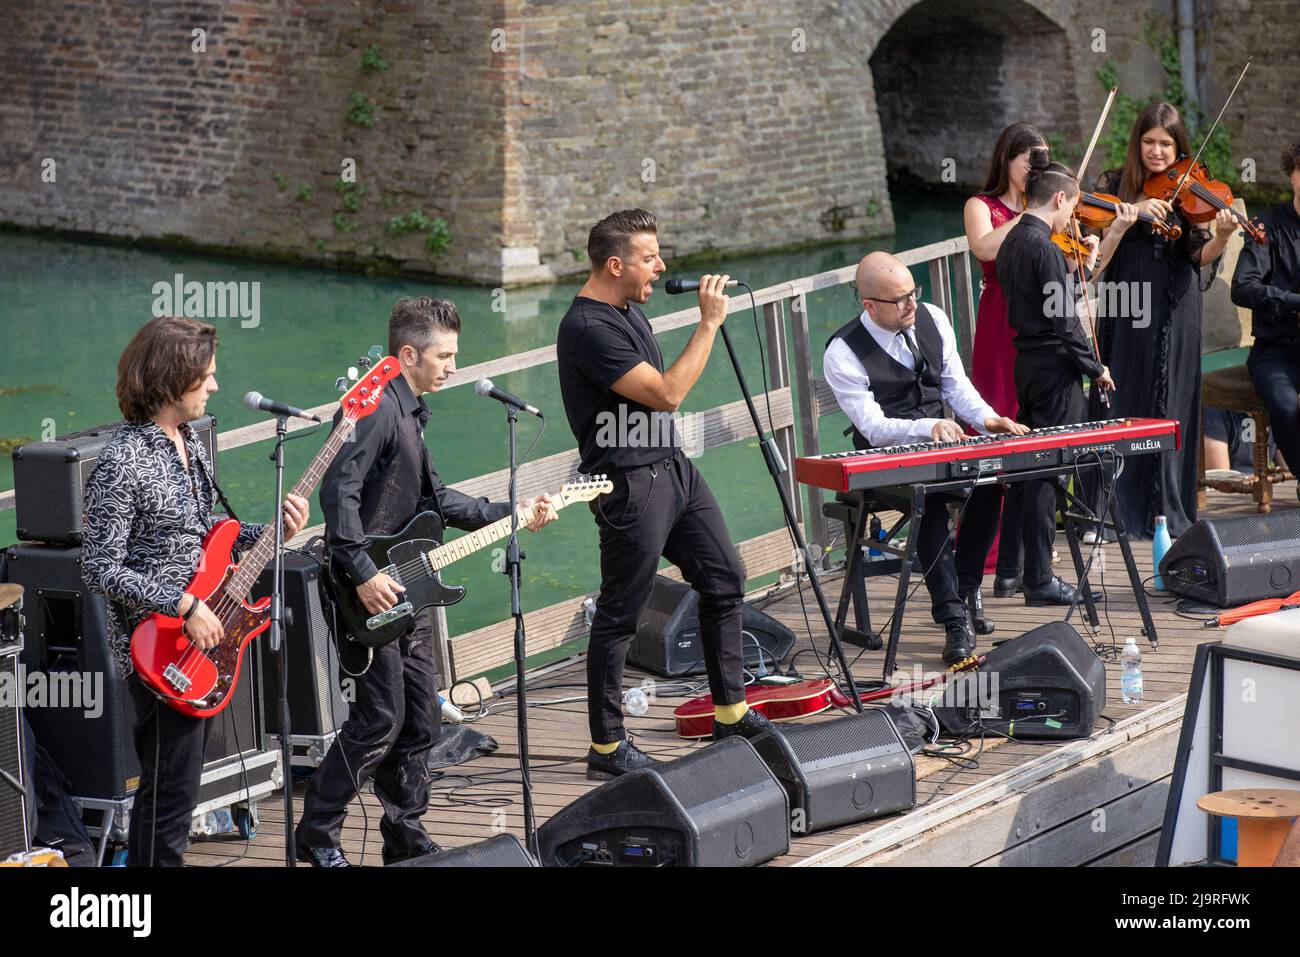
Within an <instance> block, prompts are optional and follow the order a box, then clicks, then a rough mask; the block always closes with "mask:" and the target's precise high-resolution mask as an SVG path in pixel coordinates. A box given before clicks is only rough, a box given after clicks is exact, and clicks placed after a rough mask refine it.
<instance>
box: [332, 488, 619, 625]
mask: <svg viewBox="0 0 1300 957" xmlns="http://www.w3.org/2000/svg"><path fill="white" fill-rule="evenodd" d="M613 488H614V483H613V482H611V481H609V479H607V478H605V477H604V476H603V475H596V476H591V477H588V478H585V479H580V480H579V481H577V482H569V483H568V484H566V485H564V486H563V487H562V488H561V489H560V491H559V492H558V493H557V494H555V495H552V496H551V500H552V504H553V505H554V506H555V508H557V509H561V508H564V506H566V505H571V504H573V503H574V502H590V501H591V500H592V499H595V498H597V497H598V496H601V495H604V494H605V493H607V492H610V491H612V490H613ZM532 518H533V510H532V509H530V508H522V509H520V510H519V525H520V527H523V526H524V525H527V524H528V523H529V522H530V521H532ZM443 531H444V529H443V524H442V519H441V518H439V517H438V515H437V513H436V512H421V513H420V514H419V515H417V516H415V518H413V519H411V520H410V521H409V522H407V524H406V527H405V528H403V529H402V530H401V531H400V532H397V533H396V534H395V535H382V536H380V535H376V536H373V537H372V538H371V539H370V544H369V545H368V546H367V548H366V554H368V555H369V556H370V560H371V561H373V562H374V563H375V565H376V566H377V567H378V569H379V570H380V571H381V572H386V573H387V574H388V575H389V576H390V577H391V578H393V580H394V581H396V582H397V583H398V584H399V585H402V586H403V587H404V588H405V589H406V591H405V592H403V593H402V595H401V598H402V600H401V601H400V602H398V603H397V604H396V605H394V606H393V607H392V608H390V609H388V611H383V612H380V613H378V614H373V613H372V612H370V611H368V610H367V609H366V606H365V605H363V604H362V603H361V599H360V598H358V597H357V591H356V587H355V586H354V585H353V583H352V582H351V580H350V579H349V578H348V576H346V575H345V574H344V573H343V572H342V570H341V569H339V568H337V567H335V566H334V565H332V564H331V565H329V566H328V571H327V574H328V578H329V585H330V590H331V592H332V594H333V597H334V603H335V606H336V607H337V609H338V613H339V619H340V620H341V621H342V624H343V630H344V632H345V633H346V634H348V635H349V636H350V637H351V638H352V639H353V640H354V641H358V642H360V643H361V644H363V645H368V646H370V647H371V648H382V647H383V646H384V645H386V644H388V643H389V642H391V641H395V640H396V639H397V638H400V637H401V636H402V634H403V633H404V632H405V631H406V629H407V626H408V625H409V623H410V619H411V618H412V617H413V616H415V615H418V614H419V613H420V612H422V611H424V610H425V609H426V608H431V607H434V606H436V605H454V604H456V602H458V601H460V600H461V599H462V598H464V597H465V589H464V588H463V587H461V586H460V585H451V586H448V585H444V584H443V583H442V579H441V578H440V577H439V575H438V573H439V572H440V571H441V570H442V569H444V568H446V567H447V566H448V565H450V564H451V563H452V562H456V561H460V560H461V559H462V558H466V557H468V556H469V555H472V554H473V553H474V552H477V551H479V550H480V549H482V548H486V547H487V546H488V545H491V544H492V543H493V542H497V541H500V540H501V539H503V538H507V537H508V536H509V535H510V516H506V517H505V518H503V519H500V520H499V521H496V522H493V523H492V524H491V525H485V526H484V527H483V528H480V529H479V530H478V531H476V532H470V533H469V534H468V535H464V536H462V537H460V538H458V539H456V540H455V541H454V542H448V543H447V544H445V545H444V544H442V533H443Z"/></svg>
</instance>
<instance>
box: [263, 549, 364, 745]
mask: <svg viewBox="0 0 1300 957" xmlns="http://www.w3.org/2000/svg"><path fill="white" fill-rule="evenodd" d="M320 576H321V567H320V563H319V562H318V561H317V560H316V559H315V558H313V557H311V556H310V555H303V554H300V553H298V552H285V555H284V606H285V608H287V609H288V610H289V611H290V613H291V615H292V621H290V622H289V623H288V624H287V625H286V627H285V641H286V647H287V649H288V652H289V731H290V733H291V734H294V735H313V736H321V735H327V734H330V733H332V732H334V731H337V730H338V729H339V728H341V727H342V726H343V722H344V721H346V720H347V717H348V702H347V699H346V698H344V697H343V692H342V689H341V688H340V687H339V660H338V654H337V652H336V651H335V650H334V648H333V645H332V642H331V640H330V633H329V626H328V625H327V624H326V622H325V614H326V612H327V609H325V608H323V607H322V606H321V597H320V587H319V581H320ZM271 577H272V576H271V569H270V568H269V567H268V568H267V569H266V570H265V571H264V572H262V574H261V576H260V577H259V578H258V579H257V583H256V584H254V585H253V592H252V593H253V596H254V597H262V596H264V595H269V594H271ZM258 652H259V655H260V657H261V660H262V701H263V703H264V704H265V705H266V731H267V733H268V734H276V735H278V734H279V733H280V706H279V701H280V668H279V665H280V657H279V655H276V654H275V653H273V652H272V651H271V649H270V642H269V639H268V636H267V635H265V634H263V635H262V637H261V638H259V639H258Z"/></svg>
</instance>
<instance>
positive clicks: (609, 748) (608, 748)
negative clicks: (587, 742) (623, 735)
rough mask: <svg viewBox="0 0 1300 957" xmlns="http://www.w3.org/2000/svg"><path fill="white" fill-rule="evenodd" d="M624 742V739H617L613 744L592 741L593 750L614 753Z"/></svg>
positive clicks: (599, 752)
mask: <svg viewBox="0 0 1300 957" xmlns="http://www.w3.org/2000/svg"><path fill="white" fill-rule="evenodd" d="M622 743H623V742H622V741H615V742H613V743H611V744H597V743H596V742H595V741H593V742H591V750H593V751H595V752H596V753H597V754H613V753H614V752H615V751H617V750H618V746H619V745H620V744H622Z"/></svg>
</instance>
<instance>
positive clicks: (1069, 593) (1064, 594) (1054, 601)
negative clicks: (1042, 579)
mask: <svg viewBox="0 0 1300 957" xmlns="http://www.w3.org/2000/svg"><path fill="white" fill-rule="evenodd" d="M1076 594H1077V590H1076V589H1075V587H1074V586H1073V585H1071V584H1070V583H1069V582H1067V581H1065V580H1063V579H1061V578H1060V577H1053V578H1052V580H1051V581H1049V582H1048V583H1047V584H1045V585H1039V586H1037V587H1026V588H1025V604H1026V605H1039V606H1041V605H1072V604H1074V601H1075V595H1076ZM1079 600H1080V602H1082V600H1083V599H1082V598H1080V599H1079ZM1092 600H1093V601H1101V592H1099V591H1094V592H1093V593H1092Z"/></svg>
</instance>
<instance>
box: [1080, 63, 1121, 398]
mask: <svg viewBox="0 0 1300 957" xmlns="http://www.w3.org/2000/svg"><path fill="white" fill-rule="evenodd" d="M1118 92H1119V87H1117V86H1112V87H1111V88H1110V95H1109V96H1107V97H1106V105H1105V106H1103V107H1102V108H1101V116H1099V117H1097V125H1096V126H1095V127H1094V128H1093V131H1092V139H1091V140H1090V141H1089V143H1088V148H1087V149H1086V150H1085V151H1084V153H1083V159H1082V160H1080V162H1079V170H1078V173H1077V174H1076V178H1077V179H1078V180H1079V189H1083V171H1084V170H1085V169H1087V167H1088V161H1089V160H1091V159H1092V151H1093V150H1094V149H1096V148H1097V140H1099V139H1101V130H1102V127H1104V126H1105V125H1106V117H1108V116H1109V115H1110V107H1111V104H1113V103H1114V102H1115V94H1116V93H1118ZM1070 230H1071V232H1072V233H1073V234H1074V240H1075V243H1076V248H1075V251H1074V260H1075V268H1076V270H1077V275H1078V277H1079V278H1080V279H1081V280H1083V310H1084V313H1085V314H1086V315H1087V317H1088V325H1089V326H1090V327H1091V328H1092V351H1093V354H1094V355H1095V356H1096V357H1097V362H1098V363H1099V364H1101V350H1100V349H1099V348H1098V345H1097V320H1096V318H1095V317H1094V316H1093V314H1092V300H1091V299H1089V298H1088V280H1087V278H1086V277H1085V276H1084V271H1083V252H1082V250H1081V249H1080V248H1079V247H1081V246H1082V245H1083V242H1082V239H1083V234H1082V233H1081V232H1080V231H1079V224H1078V223H1077V222H1076V221H1075V220H1074V218H1073V217H1071V218H1070ZM1102 365H1103V368H1104V364H1102ZM1097 392H1098V395H1100V396H1101V404H1102V405H1104V406H1105V407H1106V408H1108V409H1109V408H1110V396H1109V395H1107V393H1106V390H1105V389H1101V388H1098V390H1097Z"/></svg>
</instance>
